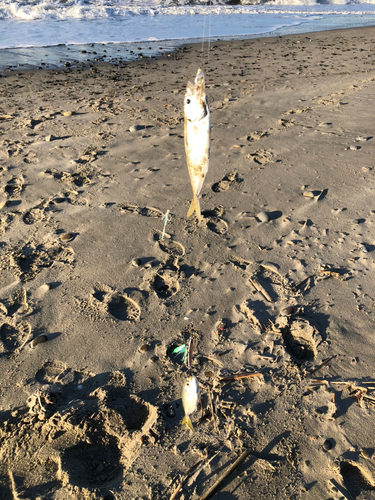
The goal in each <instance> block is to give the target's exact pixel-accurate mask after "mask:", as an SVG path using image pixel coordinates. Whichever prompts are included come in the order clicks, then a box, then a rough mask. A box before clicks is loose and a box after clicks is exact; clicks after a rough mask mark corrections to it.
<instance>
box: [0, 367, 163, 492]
mask: <svg viewBox="0 0 375 500" xmlns="http://www.w3.org/2000/svg"><path fill="white" fill-rule="evenodd" d="M64 369H65V367H64V365H63V364H59V363H57V364H56V365H55V366H53V365H52V364H50V365H47V364H46V365H44V366H43V368H42V369H41V370H39V372H38V373H37V375H36V378H37V379H39V381H40V382H41V383H44V382H47V383H51V382H50V380H53V381H55V380H56V378H58V377H59V375H60V374H61V371H64ZM66 371H69V370H66ZM71 371H72V370H71ZM47 372H48V375H46V373H47ZM98 386H100V388H99V389H96V388H97V387H98ZM27 406H28V408H29V411H28V412H27ZM27 406H26V405H25V410H26V411H24V410H22V411H20V412H16V415H14V416H10V417H9V418H8V420H7V426H8V427H7V429H8V432H7V434H6V436H5V437H4V439H3V441H2V450H3V451H4V457H5V458H4V460H3V466H4V468H1V469H0V482H1V485H2V486H1V488H0V492H1V493H2V494H3V496H2V498H8V497H9V498H16V497H17V498H20V497H21V496H22V498H26V497H27V498H31V497H32V498H34V497H35V491H36V488H37V491H38V497H40V498H47V497H48V498H49V497H50V496H51V495H52V496H53V497H54V496H55V494H56V493H57V494H59V493H60V494H63V495H64V494H65V496H64V498H65V497H66V495H68V496H69V491H73V490H74V491H75V494H74V498H89V497H90V498H91V497H92V491H93V488H109V487H112V486H116V485H119V484H120V483H121V481H122V480H123V477H124V473H125V471H126V470H127V469H129V467H131V465H132V463H133V462H134V460H135V459H136V458H137V455H138V453H139V451H140V448H141V446H142V443H144V441H143V440H142V437H143V436H147V435H148V434H149V433H150V431H151V429H152V427H153V426H154V424H155V423H156V421H157V415H158V414H157V409H156V408H155V407H154V406H152V405H150V404H148V403H147V402H145V401H144V400H142V399H141V398H139V397H138V396H135V395H133V394H130V393H129V391H128V389H127V387H126V380H125V377H124V375H123V374H122V373H120V372H113V373H111V375H109V376H107V380H106V381H104V384H103V374H101V376H100V381H99V380H98V379H97V377H96V376H93V375H91V376H90V377H88V378H86V379H85V380H84V381H82V382H80V386H79V389H78V388H77V385H76V384H75V383H73V384H72V383H70V382H67V383H65V382H64V379H62V380H61V381H60V384H58V385H55V386H54V387H53V390H52V389H51V390H48V388H44V390H42V391H39V392H38V394H37V395H36V394H33V395H31V396H30V397H29V399H28V402H27ZM42 406H43V407H42ZM7 413H9V414H10V411H9V412H7ZM36 422H37V425H38V432H35V429H36V427H35V425H36ZM47 437H48V439H47ZM20 446H21V447H22V448H23V449H24V450H25V452H24V453H17V450H18V449H19V447H20ZM143 446H144V444H143ZM13 493H16V495H14V494H13Z"/></svg>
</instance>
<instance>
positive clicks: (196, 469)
mask: <svg viewBox="0 0 375 500" xmlns="http://www.w3.org/2000/svg"><path fill="white" fill-rule="evenodd" d="M219 453H220V451H218V452H217V453H215V454H214V455H213V456H212V457H211V458H210V459H209V460H205V459H201V460H198V462H196V463H195V464H194V465H193V467H191V468H190V469H189V470H188V472H187V473H186V474H184V475H183V476H182V478H181V479H180V482H179V483H178V485H177V486H176V488H175V490H174V491H173V492H172V495H171V496H170V497H169V500H173V499H174V498H176V495H177V494H178V493H179V492H180V491H181V489H182V488H183V487H184V485H185V484H186V483H187V482H189V479H190V482H189V483H193V482H194V481H195V480H196V479H197V477H198V475H199V473H200V471H201V470H202V469H203V467H205V466H206V465H208V464H210V463H211V462H212V460H213V459H214V458H215V457H217V455H218V454H219ZM189 486H190V484H189Z"/></svg>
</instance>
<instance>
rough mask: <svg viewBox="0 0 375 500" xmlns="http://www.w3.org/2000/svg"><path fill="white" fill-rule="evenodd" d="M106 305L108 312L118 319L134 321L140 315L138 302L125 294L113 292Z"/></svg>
mask: <svg viewBox="0 0 375 500" xmlns="http://www.w3.org/2000/svg"><path fill="white" fill-rule="evenodd" d="M107 307H108V311H109V313H110V314H112V316H114V317H115V318H116V319H119V320H120V321H136V320H138V319H139V317H140V315H141V309H140V307H139V306H138V304H137V303H136V302H134V300H132V299H130V298H129V297H126V296H125V295H120V294H113V295H112V297H111V298H110V299H109V301H108V303H107Z"/></svg>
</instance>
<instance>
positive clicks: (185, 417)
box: [181, 415, 194, 431]
mask: <svg viewBox="0 0 375 500" xmlns="http://www.w3.org/2000/svg"><path fill="white" fill-rule="evenodd" d="M184 424H186V425H187V426H188V427H189V429H190V430H191V431H194V428H193V424H192V423H191V420H190V417H188V416H187V415H185V416H184V418H183V420H182V422H181V425H184Z"/></svg>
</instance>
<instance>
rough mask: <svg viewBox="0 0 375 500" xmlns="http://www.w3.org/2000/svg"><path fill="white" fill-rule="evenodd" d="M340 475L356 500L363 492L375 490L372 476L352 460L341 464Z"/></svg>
mask: <svg viewBox="0 0 375 500" xmlns="http://www.w3.org/2000/svg"><path fill="white" fill-rule="evenodd" d="M340 473H341V475H342V477H343V479H344V484H345V486H346V487H347V488H348V490H349V492H350V494H351V495H352V496H353V497H354V498H357V497H358V496H359V495H360V494H361V492H362V490H366V491H371V490H375V481H374V478H373V477H372V474H371V473H370V472H369V471H368V470H366V469H365V468H364V467H362V466H361V465H360V464H358V463H356V462H353V461H352V460H343V461H342V462H341V463H340Z"/></svg>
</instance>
